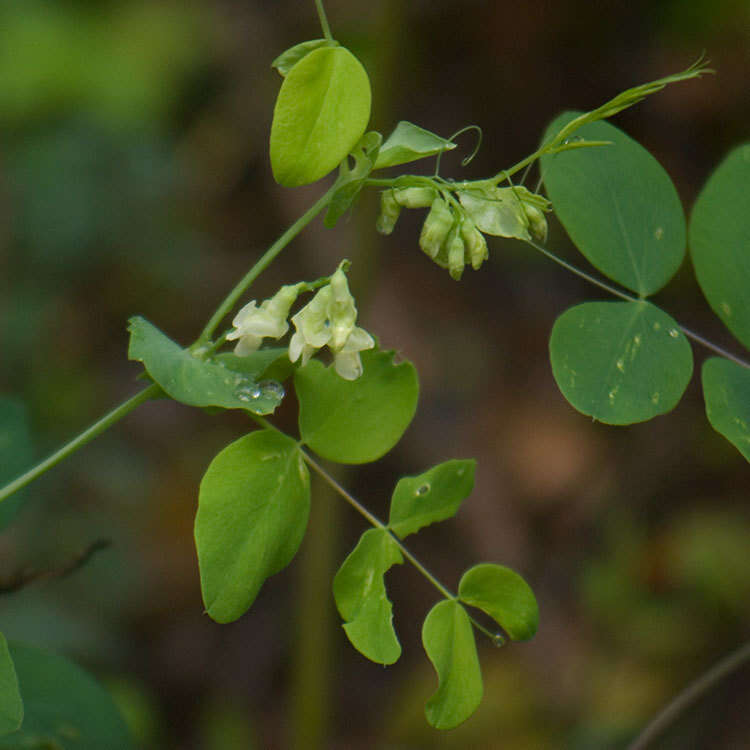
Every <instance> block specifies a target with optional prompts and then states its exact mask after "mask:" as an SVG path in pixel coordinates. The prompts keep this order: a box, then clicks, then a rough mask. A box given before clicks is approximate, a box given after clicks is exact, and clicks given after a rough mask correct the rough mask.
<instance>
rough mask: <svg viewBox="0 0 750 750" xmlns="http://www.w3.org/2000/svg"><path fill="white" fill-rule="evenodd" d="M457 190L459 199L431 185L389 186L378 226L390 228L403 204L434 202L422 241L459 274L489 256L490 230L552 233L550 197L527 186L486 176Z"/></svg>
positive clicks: (524, 235) (527, 235) (523, 235)
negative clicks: (497, 181) (510, 184)
mask: <svg viewBox="0 0 750 750" xmlns="http://www.w3.org/2000/svg"><path fill="white" fill-rule="evenodd" d="M456 196H457V197H458V200H456V199H455V198H454V197H453V196H449V195H445V194H443V192H442V191H440V192H438V190H437V189H436V188H434V187H430V186H415V187H406V188H393V189H391V190H386V191H385V192H384V193H382V195H381V203H380V215H379V216H378V221H377V225H376V226H377V229H378V231H379V232H381V233H382V234H390V233H391V232H392V231H393V228H394V226H395V225H396V221H397V220H398V217H399V214H400V213H401V209H402V208H429V209H430V211H429V213H428V214H427V218H426V219H425V222H424V225H423V226H422V233H421V234H420V236H419V246H420V247H421V248H422V250H423V251H424V252H425V253H427V255H429V256H430V258H432V260H433V261H435V263H437V264H438V265H439V266H440V267H441V268H447V269H448V271H449V272H450V275H451V276H452V277H453V278H454V279H456V280H458V279H460V278H461V275H462V274H463V272H464V267H465V266H466V265H467V264H468V263H470V264H471V267H472V268H473V269H474V270H476V269H478V268H479V267H480V266H481V265H482V263H483V262H484V261H485V260H486V259H487V257H488V252H487V241H486V240H485V238H484V234H490V235H494V236H496V237H516V238H518V239H522V240H530V239H531V238H532V237H533V238H534V239H536V240H539V241H541V242H545V241H546V239H547V220H546V218H545V217H544V212H545V211H549V210H550V203H549V201H548V200H547V199H546V198H543V197H542V196H540V195H536V194H535V193H532V192H531V191H529V190H527V189H526V188H525V187H522V186H514V187H508V188H499V187H497V186H495V185H487V184H484V183H481V182H480V183H473V184H470V185H468V186H467V187H466V188H464V189H462V190H458V191H457V192H456ZM482 233H484V234H482Z"/></svg>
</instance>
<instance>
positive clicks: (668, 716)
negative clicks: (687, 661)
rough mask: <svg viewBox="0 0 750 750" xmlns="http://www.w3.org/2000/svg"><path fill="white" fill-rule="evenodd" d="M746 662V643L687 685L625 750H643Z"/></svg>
mask: <svg viewBox="0 0 750 750" xmlns="http://www.w3.org/2000/svg"><path fill="white" fill-rule="evenodd" d="M748 661H750V643H746V644H745V645H744V646H741V647H740V648H738V649H737V650H736V651H734V652H733V653H731V654H729V656H726V657H724V658H723V659H722V660H721V661H720V662H718V663H717V664H715V665H714V666H713V667H711V669H709V670H708V672H706V673H704V674H703V675H701V676H700V677H699V678H698V679H697V680H695V682H693V683H692V684H690V685H688V686H687V687H686V688H685V689H684V690H683V691H682V692H681V693H679V694H678V695H677V696H676V697H675V698H674V699H673V700H672V701H671V702H670V703H668V704H667V705H666V706H665V707H664V708H663V709H662V710H661V711H660V712H659V713H658V714H657V715H656V716H655V717H654V718H653V719H652V720H651V721H650V722H649V723H648V724H647V725H646V727H645V729H644V730H643V731H642V732H641V733H640V734H639V735H638V737H636V739H635V740H634V741H633V742H632V743H631V744H630V745H628V748H627V750H643V749H644V748H645V747H647V746H648V745H649V744H650V743H651V741H652V740H655V739H656V738H657V737H658V736H659V735H660V734H662V733H663V732H664V731H665V730H666V729H667V727H668V726H669V725H670V724H672V723H673V722H674V721H675V719H677V717H678V716H679V715H680V714H682V713H684V712H685V711H686V710H687V709H688V708H690V706H692V705H693V703H695V702H696V701H697V700H698V699H699V698H700V697H701V696H703V695H704V694H705V693H707V692H709V691H710V690H711V689H712V688H713V687H714V686H715V685H716V684H717V683H719V682H720V681H721V680H723V679H724V678H725V677H727V676H728V675H730V674H731V673H732V672H734V671H736V670H737V669H739V668H740V667H741V666H743V665H744V664H745V663H746V662H748Z"/></svg>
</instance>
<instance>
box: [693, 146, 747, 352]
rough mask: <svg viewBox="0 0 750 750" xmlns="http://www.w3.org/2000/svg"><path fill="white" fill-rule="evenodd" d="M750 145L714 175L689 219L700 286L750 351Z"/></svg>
mask: <svg viewBox="0 0 750 750" xmlns="http://www.w3.org/2000/svg"><path fill="white" fill-rule="evenodd" d="M748 185H750V143H746V144H745V145H743V146H739V147H738V148H736V149H734V151H732V152H731V153H730V154H729V155H728V156H727V157H726V158H725V159H724V161H723V162H722V163H721V164H720V165H719V166H718V167H717V169H716V171H715V172H714V173H713V174H712V175H711V177H710V178H709V180H708V182H707V183H706V185H705V187H704V188H703V190H702V191H701V194H700V195H699V196H698V200H697V201H696V202H695V207H694V208H693V213H692V215H691V217H690V251H691V254H692V258H693V265H694V266H695V275H696V277H697V278H698V283H699V284H700V286H701V289H702V290H703V294H705V295H706V299H707V300H708V302H709V304H710V305H711V308H712V309H713V311H714V312H715V313H716V314H717V315H718V316H719V317H720V318H721V319H722V321H723V322H724V325H725V326H726V327H727V328H728V329H729V330H730V331H731V332H732V333H733V334H734V335H735V336H736V337H737V338H738V339H739V340H740V341H741V342H742V343H743V344H744V345H745V346H746V347H748V348H750V293H748V290H750V204H748Z"/></svg>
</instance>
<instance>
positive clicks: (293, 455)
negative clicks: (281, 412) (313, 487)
mask: <svg viewBox="0 0 750 750" xmlns="http://www.w3.org/2000/svg"><path fill="white" fill-rule="evenodd" d="M309 511H310V476H309V474H308V472H307V467H306V466H305V464H304V463H303V460H302V456H301V455H300V452H299V450H298V447H297V443H296V442H295V441H294V440H292V439H291V438H289V437H287V436H286V435H283V434H282V433H279V432H276V431H275V430H259V431H257V432H253V433H251V434H250V435H246V436H245V437H243V438H240V439H239V440H236V441H235V442H234V443H231V444H230V445H228V446H227V447H226V448H224V450H222V451H221V452H220V453H219V454H218V455H217V456H216V458H214V460H213V461H212V462H211V465H210V466H209V467H208V470H207V471H206V473H205V475H204V477H203V480H202V481H201V487H200V495H199V499H198V513H197V514H196V517H195V544H196V547H197V550H198V567H199V569H200V578H201V590H202V592H203V601H204V603H205V605H206V610H207V612H208V614H209V615H210V616H211V617H212V618H213V619H214V620H216V621H217V622H231V621H232V620H236V619H237V618H238V617H240V616H241V615H242V614H244V612H245V611H246V610H247V609H248V608H249V607H250V605H251V604H252V603H253V601H255V597H256V596H257V595H258V591H260V587H261V586H262V585H263V583H264V581H265V580H266V579H267V578H268V577H269V576H271V575H273V574H274V573H278V572H279V571H280V570H281V569H282V568H284V567H286V565H287V564H288V563H289V562H290V560H291V559H292V558H293V557H294V555H295V553H296V552H297V549H298V548H299V545H300V543H301V542H302V537H303V536H304V534H305V528H306V526H307V517H308V514H309Z"/></svg>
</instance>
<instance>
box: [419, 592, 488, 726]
mask: <svg viewBox="0 0 750 750" xmlns="http://www.w3.org/2000/svg"><path fill="white" fill-rule="evenodd" d="M422 644H423V645H424V650H425V651H426V652H427V656H428V657H429V659H430V661H431V662H432V665H433V666H434V667H435V671H436V672H437V674H438V682H439V684H438V689H437V692H436V693H435V694H434V695H432V696H431V697H430V699H429V700H428V701H427V703H426V705H425V714H426V716H427V721H428V722H429V723H430V725H431V726H433V727H435V729H453V728H454V727H457V726H458V725H459V724H461V723H462V722H464V721H466V719H468V718H469V717H470V716H471V715H472V714H473V713H474V711H476V710H477V707H478V706H479V704H480V703H481V701H482V693H483V686H482V672H481V670H480V668H479V658H478V656H477V646H476V643H475V642H474V633H473V631H472V628H471V622H470V620H469V616H468V615H467V614H466V610H465V609H464V608H463V607H462V606H461V604H459V603H458V602H457V601H454V600H448V599H445V600H443V601H441V602H438V603H437V604H436V605H435V606H434V607H433V608H432V609H431V610H430V612H429V614H428V615H427V617H426V618H425V621H424V624H423V626H422Z"/></svg>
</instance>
